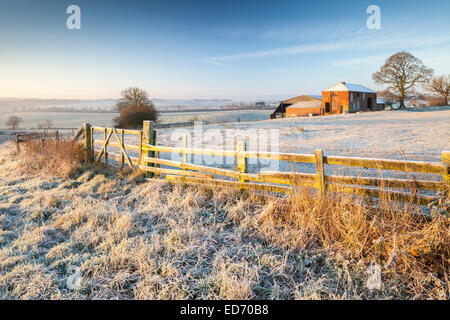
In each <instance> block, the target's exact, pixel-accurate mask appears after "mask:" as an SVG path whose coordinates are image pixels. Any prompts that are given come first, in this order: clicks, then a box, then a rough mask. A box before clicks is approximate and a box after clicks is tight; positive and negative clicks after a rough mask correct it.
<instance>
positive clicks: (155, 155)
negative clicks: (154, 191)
mask: <svg viewBox="0 0 450 320" xmlns="http://www.w3.org/2000/svg"><path fill="white" fill-rule="evenodd" d="M156 134H157V132H156V130H153V144H154V145H155V146H156ZM153 156H154V158H155V159H158V158H159V151H155V152H154V153H153ZM153 165H154V166H155V167H156V168H159V163H156V164H153ZM155 177H156V178H158V179H159V178H160V177H161V174H160V173H158V172H155Z"/></svg>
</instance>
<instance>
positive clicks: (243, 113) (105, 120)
mask: <svg viewBox="0 0 450 320" xmlns="http://www.w3.org/2000/svg"><path fill="white" fill-rule="evenodd" d="M271 113H272V111H270V110H232V111H230V110H227V111H192V112H161V113H160V114H159V120H160V122H161V123H176V122H188V121H192V120H202V121H205V122H208V123H222V122H239V121H258V120H265V119H268V118H269V115H270V114H271ZM12 115H16V116H18V117H20V118H22V119H23V122H22V123H21V124H20V127H21V128H26V129H28V128H36V127H37V125H38V123H42V122H44V121H46V120H51V121H52V123H53V125H54V126H55V127H58V128H78V127H80V125H81V124H82V123H84V122H88V123H90V124H92V125H95V126H111V125H112V124H113V119H114V118H115V117H117V116H118V114H117V113H108V112H92V113H90V112H19V113H8V112H6V113H0V129H1V130H4V129H5V128H6V127H7V126H6V121H7V120H8V118H9V117H10V116H12ZM2 128H3V129H2Z"/></svg>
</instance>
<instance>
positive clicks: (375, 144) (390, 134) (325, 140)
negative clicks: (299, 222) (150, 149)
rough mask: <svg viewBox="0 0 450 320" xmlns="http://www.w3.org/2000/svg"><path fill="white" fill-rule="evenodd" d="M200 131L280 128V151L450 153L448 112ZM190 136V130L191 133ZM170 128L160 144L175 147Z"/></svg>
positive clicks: (429, 156) (418, 156) (401, 155)
mask: <svg viewBox="0 0 450 320" xmlns="http://www.w3.org/2000/svg"><path fill="white" fill-rule="evenodd" d="M204 129H219V130H220V131H221V132H222V133H223V134H224V133H225V130H226V129H240V130H249V129H275V130H276V129H278V130H279V137H280V139H279V140H280V146H279V150H280V152H291V153H313V152H314V149H317V148H321V149H323V150H324V153H325V154H328V155H342V156H361V157H379V158H393V159H410V160H426V161H440V159H441V152H442V151H447V150H450V108H446V109H443V110H438V111H380V112H371V113H360V114H344V115H333V116H326V117H300V118H285V119H275V120H266V121H258V122H245V123H228V124H221V125H209V126H204ZM189 130H190V131H191V132H192V129H189ZM173 131H174V129H165V130H160V131H159V133H158V143H159V144H161V145H171V144H172V145H173V144H174V142H173V141H171V140H172V139H171V136H172V132H173Z"/></svg>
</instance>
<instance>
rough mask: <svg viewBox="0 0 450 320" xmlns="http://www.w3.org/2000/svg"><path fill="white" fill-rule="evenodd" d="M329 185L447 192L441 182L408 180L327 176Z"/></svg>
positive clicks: (326, 179)
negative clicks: (338, 184) (339, 184)
mask: <svg viewBox="0 0 450 320" xmlns="http://www.w3.org/2000/svg"><path fill="white" fill-rule="evenodd" d="M325 181H326V182H329V183H341V184H354V185H362V186H380V187H387V188H398V189H401V188H404V189H405V188H409V189H411V188H414V189H424V190H445V188H446V187H447V186H446V185H445V183H443V182H440V181H424V180H408V179H381V178H370V177H352V176H325Z"/></svg>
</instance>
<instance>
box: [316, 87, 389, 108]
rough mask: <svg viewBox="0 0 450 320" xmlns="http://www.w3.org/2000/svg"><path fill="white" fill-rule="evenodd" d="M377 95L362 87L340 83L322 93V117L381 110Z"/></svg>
mask: <svg viewBox="0 0 450 320" xmlns="http://www.w3.org/2000/svg"><path fill="white" fill-rule="evenodd" d="M382 109H383V106H380V105H378V104H377V93H376V92H375V91H373V90H371V89H369V88H366V87H364V86H362V85H358V84H351V83H346V82H340V83H338V84H337V85H335V86H333V87H331V88H328V89H326V90H324V91H322V111H321V114H322V115H327V114H339V113H344V112H348V113H354V112H359V111H377V110H382Z"/></svg>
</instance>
